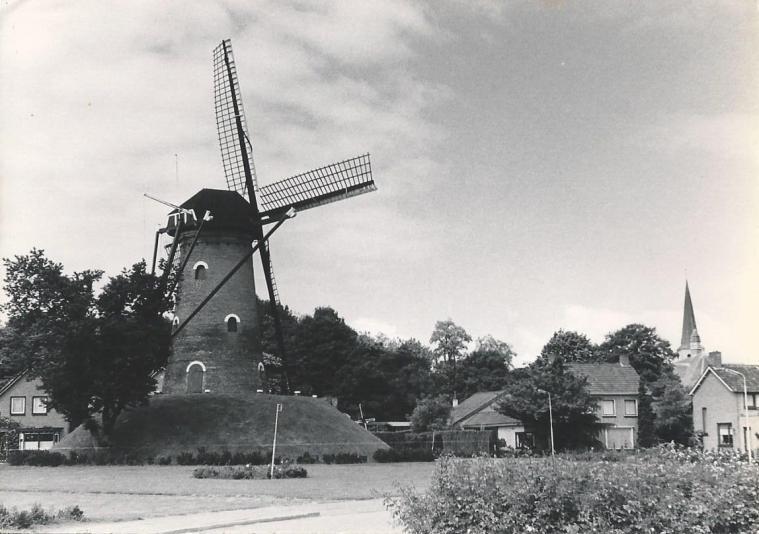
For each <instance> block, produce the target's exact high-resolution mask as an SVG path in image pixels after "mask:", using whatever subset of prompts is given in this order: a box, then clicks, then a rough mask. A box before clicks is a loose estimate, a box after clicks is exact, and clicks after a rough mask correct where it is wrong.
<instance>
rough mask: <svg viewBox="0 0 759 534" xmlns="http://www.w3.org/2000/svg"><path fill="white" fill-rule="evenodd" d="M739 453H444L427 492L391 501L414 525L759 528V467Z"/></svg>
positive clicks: (439, 533) (418, 531)
mask: <svg viewBox="0 0 759 534" xmlns="http://www.w3.org/2000/svg"><path fill="white" fill-rule="evenodd" d="M739 460H740V458H739V457H736V456H735V455H732V456H729V457H728V456H726V455H720V454H716V453H715V454H710V453H701V452H698V451H693V450H690V449H675V448H660V449H654V450H652V451H650V452H648V453H646V454H642V455H640V456H630V457H628V458H627V459H626V461H603V460H602V461H597V462H589V461H579V462H578V461H572V460H566V459H563V458H557V459H556V460H555V461H552V460H551V459H549V458H545V459H521V460H520V459H493V458H475V459H471V460H464V459H454V458H443V459H442V460H441V461H440V464H439V466H438V468H437V471H436V472H435V474H434V476H433V480H432V484H431V485H430V488H429V490H428V491H427V492H426V493H422V494H420V493H417V492H416V491H415V490H414V489H413V488H409V487H405V488H401V494H400V496H399V497H388V498H386V501H385V502H386V505H387V506H388V507H389V508H390V509H391V510H392V511H393V514H394V516H395V517H396V518H397V519H398V520H400V522H401V523H403V525H404V526H405V528H406V529H407V531H408V532H410V533H413V534H422V533H434V534H458V533H464V532H466V533H471V534H476V533H483V534H485V533H488V534H490V533H503V534H506V533H523V532H526V533H528V532H534V533H541V534H559V533H562V534H569V533H571V534H580V533H594V534H643V533H657V534H679V533H684V532H688V533H695V534H702V533H703V534H706V533H725V534H727V533H735V534H739V533H750V532H757V529H759V471H757V467H756V466H749V465H747V464H746V463H741V462H740V461H739Z"/></svg>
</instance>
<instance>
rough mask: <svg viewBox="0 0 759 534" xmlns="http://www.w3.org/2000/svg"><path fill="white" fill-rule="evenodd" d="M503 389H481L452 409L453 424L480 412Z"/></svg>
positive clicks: (500, 393)
mask: <svg viewBox="0 0 759 534" xmlns="http://www.w3.org/2000/svg"><path fill="white" fill-rule="evenodd" d="M502 394H503V391H502V390H501V391H480V392H478V393H475V394H474V395H472V396H471V397H469V398H468V399H466V400H465V401H463V402H462V403H461V404H459V405H458V406H456V407H455V408H453V409H452V410H451V425H455V424H456V423H458V422H459V421H461V420H462V419H465V418H467V417H469V416H470V415H472V414H474V413H476V412H479V411H480V410H482V409H483V408H485V407H487V406H489V405H490V404H491V403H493V402H494V401H495V400H496V399H497V398H498V397H499V396H500V395H502Z"/></svg>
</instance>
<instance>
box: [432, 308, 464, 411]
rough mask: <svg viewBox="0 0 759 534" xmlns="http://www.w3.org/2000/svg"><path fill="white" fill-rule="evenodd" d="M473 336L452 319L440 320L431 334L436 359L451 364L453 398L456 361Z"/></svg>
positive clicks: (450, 378) (450, 381)
mask: <svg viewBox="0 0 759 534" xmlns="http://www.w3.org/2000/svg"><path fill="white" fill-rule="evenodd" d="M470 341H472V338H471V336H470V335H469V334H467V332H466V330H464V329H463V328H462V327H460V326H459V325H457V324H456V323H454V322H453V321H452V320H451V319H447V320H445V321H438V322H437V323H435V329H434V330H433V331H432V336H430V343H432V344H433V349H432V352H433V354H434V355H435V358H436V361H438V362H444V363H447V364H449V365H448V366H446V367H447V370H448V373H449V375H450V376H449V394H450V396H451V399H455V398H456V362H457V360H459V359H460V358H461V356H462V354H463V352H464V350H465V349H466V347H467V343H469V342H470Z"/></svg>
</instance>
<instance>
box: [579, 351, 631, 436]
mask: <svg viewBox="0 0 759 534" xmlns="http://www.w3.org/2000/svg"><path fill="white" fill-rule="evenodd" d="M567 369H568V370H569V371H570V372H571V373H572V374H574V375H575V376H577V377H578V378H583V377H584V378H586V379H587V388H588V392H589V393H590V394H591V396H592V397H593V398H594V399H595V401H596V402H597V403H598V408H597V412H596V415H597V417H598V420H599V421H600V422H601V425H602V428H601V431H600V432H599V434H598V440H599V441H600V442H601V443H603V445H604V447H606V448H607V449H620V448H622V449H633V448H635V446H636V444H637V442H638V385H639V383H640V377H639V376H638V373H637V372H636V371H635V369H633V368H632V366H631V365H630V361H629V359H628V358H627V356H622V357H620V360H619V363H568V364H567Z"/></svg>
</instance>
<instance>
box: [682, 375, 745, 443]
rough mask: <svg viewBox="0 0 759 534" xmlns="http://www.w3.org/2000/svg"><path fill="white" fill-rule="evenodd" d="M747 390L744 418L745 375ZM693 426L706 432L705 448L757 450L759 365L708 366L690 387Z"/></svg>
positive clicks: (701, 431) (700, 431)
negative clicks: (747, 415) (746, 405)
mask: <svg viewBox="0 0 759 534" xmlns="http://www.w3.org/2000/svg"><path fill="white" fill-rule="evenodd" d="M738 373H741V374H742V375H744V376H745V377H746V389H747V391H748V413H749V418H748V423H747V422H746V418H745V413H746V411H745V408H744V394H743V378H742V377H741V375H740V374H738ZM690 395H691V398H692V399H693V429H694V430H695V431H696V432H699V433H700V434H701V435H702V436H703V447H704V449H705V450H714V449H737V450H741V451H744V452H745V451H746V450H748V448H749V446H750V447H751V449H752V450H756V448H757V445H759V435H757V432H758V431H759V411H758V410H757V406H759V365H734V364H731V365H728V364H725V365H714V366H709V367H708V368H707V369H706V371H704V373H703V374H702V375H701V378H699V380H698V381H697V382H696V385H695V386H693V388H692V389H691V391H690Z"/></svg>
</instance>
